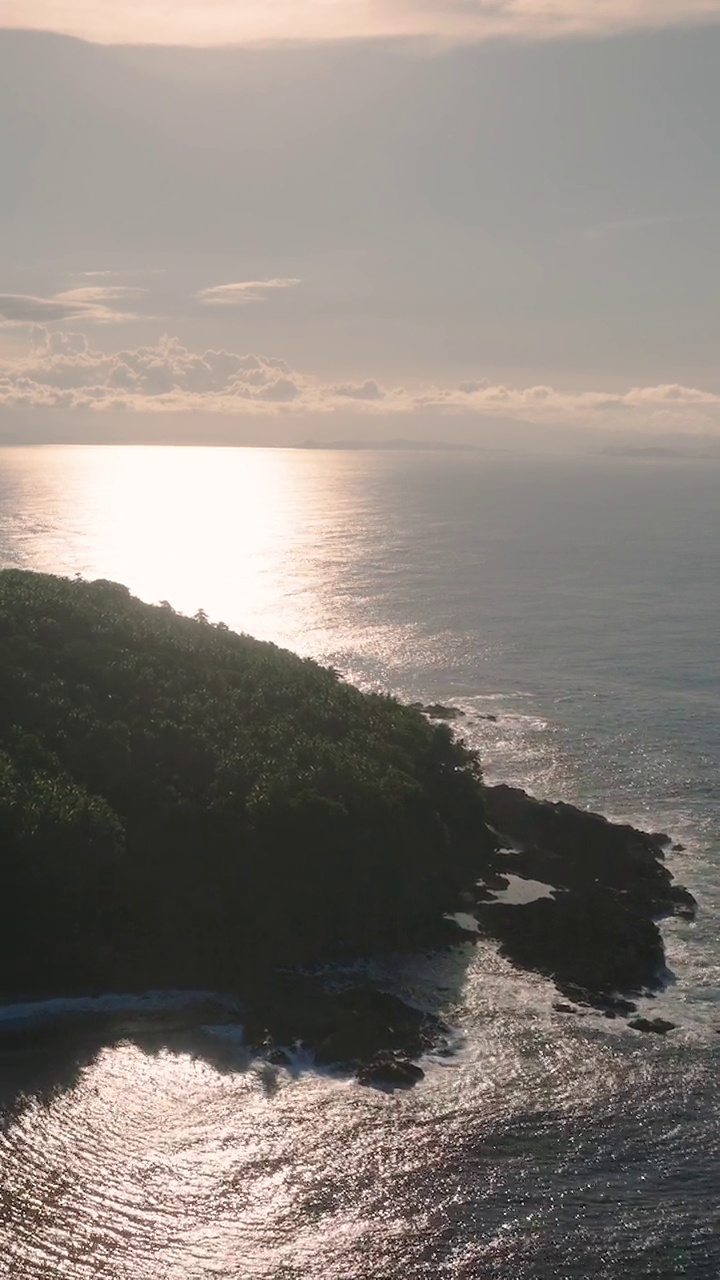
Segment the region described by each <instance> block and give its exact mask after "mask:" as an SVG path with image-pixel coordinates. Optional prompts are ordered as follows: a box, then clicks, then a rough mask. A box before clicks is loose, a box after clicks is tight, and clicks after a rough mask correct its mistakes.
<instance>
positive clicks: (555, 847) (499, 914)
mask: <svg viewBox="0 0 720 1280" xmlns="http://www.w3.org/2000/svg"><path fill="white" fill-rule="evenodd" d="M485 794H486V806H487V815H488V821H489V823H490V825H491V826H492V828H493V829H494V830H495V831H496V832H497V833H498V835H499V838H500V841H501V844H504V846H505V849H504V850H503V849H500V850H499V851H498V853H497V854H496V855H495V857H494V858H490V866H489V867H488V868H485V867H484V868H483V882H484V884H485V885H487V884H488V883H489V882H492V877H493V875H498V874H500V875H502V874H505V875H507V874H511V873H512V874H515V875H519V876H521V877H524V878H528V879H533V880H539V881H542V882H543V883H545V884H550V885H553V887H554V888H555V896H554V897H553V898H541V899H537V900H536V901H534V902H528V903H524V904H521V905H511V904H509V903H505V902H497V901H495V902H492V903H488V902H487V901H483V900H482V899H483V898H485V899H486V898H487V896H488V895H487V891H486V890H485V889H484V888H483V889H480V890H479V891H478V900H477V902H476V906H475V915H476V917H477V919H478V920H479V921H480V923H481V925H482V927H483V929H484V931H485V932H486V933H487V934H489V935H491V936H492V937H494V938H496V939H497V941H498V943H499V946H500V951H501V953H502V954H503V955H505V956H507V957H508V959H510V960H511V961H512V962H513V963H514V964H517V965H519V966H520V967H522V968H527V969H534V970H536V971H537V972H539V973H544V974H546V975H547V976H548V977H550V978H553V979H554V981H555V983H556V985H557V986H558V988H559V990H560V991H561V992H562V993H563V995H566V996H568V997H569V999H571V1000H575V1001H578V1002H580V1003H584V1004H588V1005H590V1006H592V1007H594V1008H596V1009H598V1010H600V1011H601V1012H605V1011H610V1012H613V1013H615V1014H623V1015H624V1014H627V1013H632V1012H634V1006H633V1005H632V1003H631V1001H629V1000H628V999H627V998H626V997H628V996H632V995H640V994H643V993H646V992H647V991H649V990H653V989H654V988H658V987H660V986H661V985H662V982H663V980H664V973H665V963H664V962H665V956H664V949H663V943H662V938H661V935H660V932H659V930H658V928H657V925H656V923H655V921H656V920H658V919H660V918H661V917H662V916H667V915H680V916H682V917H683V918H686V919H691V918H693V916H694V914H695V910H696V903H695V900H694V898H693V897H692V895H691V894H690V893H688V891H687V889H683V888H682V887H681V886H679V885H676V884H674V883H673V878H672V875H671V873H670V872H669V871H668V869H667V867H666V866H665V865H664V862H663V845H664V844H665V843H666V841H667V840H668V837H666V836H665V835H664V834H657V833H656V834H649V833H647V832H644V831H638V830H636V829H635V828H634V827H631V826H628V825H626V824H620V823H613V822H609V821H608V820H607V819H606V818H603V817H601V816H600V815H599V814H595V813H588V812H585V811H583V810H580V809H577V808H575V807H574V806H573V805H569V804H565V803H562V802H551V801H546V800H536V799H535V798H534V797H532V796H529V795H527V793H526V792H524V791H521V790H520V789H519V788H516V787H508V786H495V787H487V788H486V790H485ZM508 847H509V848H511V849H512V853H508V852H507V848H508Z"/></svg>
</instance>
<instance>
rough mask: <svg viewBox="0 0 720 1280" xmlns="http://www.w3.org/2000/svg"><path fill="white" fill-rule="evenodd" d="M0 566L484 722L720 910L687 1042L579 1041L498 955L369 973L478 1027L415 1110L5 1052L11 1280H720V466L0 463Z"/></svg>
mask: <svg viewBox="0 0 720 1280" xmlns="http://www.w3.org/2000/svg"><path fill="white" fill-rule="evenodd" d="M0 565H2V566H3V567H7V566H15V567H20V568H27V569H38V570H43V571H47V572H54V573H62V574H67V575H70V576H72V575H75V574H80V575H82V576H83V577H86V578H96V577H102V578H111V579H115V580H118V581H121V582H124V583H126V584H127V585H128V586H129V587H130V588H131V590H132V591H134V592H135V593H136V594H138V595H140V596H141V597H142V598H144V599H147V600H151V601H159V600H168V601H169V602H170V603H171V604H172V605H173V606H174V607H175V608H177V609H179V610H181V611H182V612H185V613H189V614H193V613H195V612H196V611H197V610H198V609H200V608H202V609H204V610H205V611H206V613H207V614H208V615H209V617H210V618H211V619H212V620H213V621H220V620H222V621H224V622H226V623H227V624H228V625H229V626H230V627H232V628H234V629H237V630H243V631H247V632H249V633H251V634H253V635H256V636H258V637H260V638H262V639H269V640H273V641H275V642H276V643H278V644H281V645H284V646H286V647H288V648H290V649H293V650H295V651H296V652H299V653H302V654H305V655H309V656H312V657H315V658H318V659H319V660H321V661H323V662H327V663H330V664H332V665H333V666H334V667H336V668H337V669H338V670H339V671H340V672H341V673H342V674H343V675H344V676H345V677H346V678H347V679H349V680H352V681H354V682H356V683H357V684H359V685H361V686H362V687H365V688H374V689H383V690H387V691H390V692H392V693H394V694H396V695H398V696H399V697H400V698H402V699H405V700H408V701H415V700H420V701H423V702H431V701H443V702H451V703H452V704H453V705H456V706H458V707H460V708H462V710H463V711H464V712H465V717H464V719H463V720H462V721H461V722H460V724H461V728H460V730H459V731H460V733H461V734H462V736H464V737H465V738H466V739H467V740H468V741H469V742H470V743H471V744H472V745H474V746H476V747H477V748H478V749H479V751H480V752H481V755H482V758H483V761H484V767H485V773H486V776H487V778H488V779H489V780H490V781H501V780H502V781H507V782H512V783H516V784H520V785H522V786H525V787H527V788H528V789H529V790H531V791H532V792H534V793H535V794H538V795H543V796H548V797H551V798H554V799H566V800H569V801H572V802H574V803H576V804H580V805H583V806H586V807H592V808H594V809H597V810H599V811H601V812H603V813H605V814H607V815H608V816H610V817H613V818H621V819H624V820H629V821H632V822H634V823H635V824H637V825H640V826H643V827H645V828H647V829H653V830H665V831H667V832H669V833H670V834H671V836H672V837H673V840H674V841H675V842H678V843H680V844H682V845H683V846H684V847H683V849H682V851H678V852H677V853H674V854H672V855H671V867H672V869H673V871H674V873H675V875H676V876H677V878H678V879H679V880H680V882H682V883H684V884H686V885H687V887H688V888H689V889H690V890H691V891H692V892H693V893H694V894H695V895H696V897H697V899H698V902H699V914H698V919H697V922H696V923H694V924H693V923H688V922H683V921H680V920H674V921H671V922H668V923H666V924H665V925H664V936H665V940H666V948H667V961H668V974H667V984H666V987H665V989H664V990H663V992H662V993H661V994H660V995H659V996H658V997H657V998H656V999H654V1000H647V1001H642V1002H641V1009H642V1011H643V1012H647V1011H648V1010H651V1011H652V1013H653V1014H659V1015H662V1016H666V1017H668V1018H670V1019H671V1020H672V1021H674V1022H676V1023H677V1024H678V1029H677V1030H676V1031H674V1032H672V1033H671V1034H670V1035H668V1036H667V1037H656V1036H643V1035H641V1034H639V1033H637V1032H634V1031H632V1030H630V1029H628V1027H627V1024H626V1022H624V1021H623V1020H621V1019H617V1020H614V1021H613V1020H608V1019H605V1018H603V1017H601V1016H600V1015H596V1014H588V1015H587V1016H585V1017H583V1018H573V1017H568V1016H567V1015H563V1014H561V1013H558V1012H557V1011H555V1010H554V1009H553V1001H554V999H555V998H556V993H555V991H554V988H553V987H552V984H550V983H549V982H547V981H546V980H544V979H541V978H539V977H534V976H533V975H529V974H527V973H520V972H517V971H515V970H513V969H512V968H511V967H510V966H509V964H507V963H506V962H505V961H504V960H502V959H501V958H500V957H499V956H498V955H497V954H496V952H495V950H494V948H493V947H492V946H491V945H490V944H489V943H484V942H481V943H480V944H479V945H478V946H477V947H475V948H470V947H466V948H458V950H457V951H455V952H452V953H448V954H444V955H442V956H440V957H434V958H433V957H416V958H407V957H405V958H403V959H402V960H401V961H400V960H397V959H395V960H394V959H393V958H392V957H388V958H384V959H379V958H378V959H375V960H374V961H373V962H372V963H370V962H368V965H366V966H365V969H366V970H369V971H371V972H372V975H373V976H374V978H375V979H376V980H379V981H381V982H383V983H384V984H385V985H387V987H388V988H389V989H393V990H397V991H399V992H401V993H405V994H409V995H410V996H412V997H414V998H417V999H421V1000H428V1001H431V1002H432V1003H433V1005H434V1007H439V1008H441V1009H442V1010H443V1011H444V1012H445V1013H446V1015H447V1016H448V1017H449V1019H450V1021H451V1022H452V1023H453V1025H454V1026H455V1027H456V1028H457V1043H456V1046H455V1051H454V1053H452V1054H451V1055H449V1056H443V1055H440V1054H438V1055H436V1056H435V1057H433V1056H431V1057H430V1058H429V1059H428V1060H427V1061H426V1062H425V1064H424V1066H425V1069H426V1078H425V1080H424V1081H423V1082H422V1083H421V1084H420V1085H419V1086H418V1087H417V1088H415V1089H414V1090H412V1091H410V1092H406V1093H383V1092H380V1091H377V1090H372V1089H370V1090H369V1089H363V1088H361V1087H360V1086H358V1085H357V1084H355V1083H354V1082H352V1081H350V1080H348V1079H347V1078H344V1077H342V1076H337V1075H334V1074H333V1073H332V1072H320V1071H318V1070H316V1069H315V1068H314V1066H313V1063H312V1061H309V1060H307V1059H305V1058H303V1057H302V1055H298V1056H297V1057H296V1059H295V1061H294V1063H293V1065H292V1067H291V1068H280V1067H269V1066H268V1065H267V1064H261V1063H259V1062H257V1061H256V1060H254V1059H252V1057H250V1056H249V1055H248V1054H246V1053H245V1052H244V1050H243V1046H242V1038H241V1035H240V1034H239V1033H238V1032H233V1033H231V1034H230V1033H228V1031H227V1028H216V1029H214V1030H211V1031H210V1032H209V1033H208V1035H209V1037H210V1038H212V1037H214V1038H215V1040H216V1041H217V1043H218V1045H219V1046H221V1047H222V1054H221V1055H220V1058H219V1060H218V1061H217V1062H216V1061H214V1060H213V1058H212V1055H207V1054H205V1055H203V1054H202V1053H197V1052H195V1053H193V1052H190V1051H186V1052H181V1051H174V1052H172V1051H170V1050H169V1049H168V1048H163V1047H161V1046H160V1045H158V1046H156V1047H155V1048H154V1049H150V1048H145V1049H141V1048H140V1047H138V1046H137V1044H135V1043H134V1041H133V1039H132V1037H131V1036H130V1035H128V1037H127V1039H125V1040H123V1039H122V1038H121V1040H120V1043H115V1044H113V1045H97V1044H93V1045H89V1044H88V1045H86V1046H85V1047H84V1048H83V1045H82V1043H80V1045H79V1046H78V1043H77V1037H75V1039H73V1038H72V1037H70V1039H68V1038H65V1039H62V1038H61V1042H60V1043H58V1044H56V1045H52V1044H50V1045H48V1044H47V1043H46V1042H44V1041H43V1042H42V1043H41V1044H40V1046H39V1047H38V1046H36V1047H34V1048H33V1047H32V1046H30V1045H28V1046H27V1047H26V1048H25V1049H23V1050H22V1052H21V1051H19V1050H18V1051H13V1052H5V1053H3V1054H2V1056H0V1082H1V1083H0V1106H1V1107H2V1108H3V1119H2V1124H1V1125H0V1275H1V1276H2V1277H3V1280H4V1277H5V1276H8V1277H9V1278H10V1277H12V1280H46V1278H47V1280H51V1278H52V1280H91V1278H92V1280H96V1278H98V1277H103V1278H104V1277H107V1280H201V1278H202V1280H205V1278H210V1277H213V1280H319V1278H320V1277H322V1280H425V1278H427V1280H435V1278H436V1277H437V1278H439V1280H486V1278H487V1280H490V1278H494V1277H502V1278H503V1280H505V1278H507V1280H510V1278H515V1277H517V1278H518V1280H521V1278H525V1277H528V1278H533V1280H534V1278H538V1280H549V1278H550V1277H553V1278H555V1277H558V1278H560V1280H562V1278H563V1277H568V1278H570V1277H573V1278H574V1277H578V1278H581V1277H584V1278H586V1280H587V1278H589V1277H593V1278H594V1277H607V1278H608V1280H609V1278H610V1277H612V1278H613V1280H615V1278H616V1277H618V1276H623V1277H641V1276H646V1277H674V1276H687V1277H691V1278H696V1277H697V1278H698V1280H700V1278H701V1277H707V1278H708V1280H711V1278H712V1280H716V1278H717V1276H718V1275H720V1231H719V1227H720V1219H719V1217H718V1188H719V1187H720V1090H718V1087H717V1075H718V1060H719V1058H720V1035H718V1032H720V939H719V937H718V921H719V920H720V839H719V833H718V817H719V814H720V804H719V797H720V784H719V777H720V663H719V662H718V637H719V636H720V462H718V461H710V460H701V459H697V458H696V459H692V458H689V457H688V458H683V457H681V456H676V457H621V456H610V455H601V454H598V455H596V456H591V455H587V456H583V455H580V454H576V455H571V454H569V453H568V454H560V453H558V454H553V455H550V454H545V455H538V456H537V457H530V456H518V455H512V454H510V453H507V454H505V453H502V452H499V451H497V452H480V451H477V452H469V451H468V452H448V453H445V452H442V451H433V452H422V451H418V452H415V451H412V450H405V451H402V452H392V451H378V452H371V451H362V452H360V451H357V452H355V451H324V450H315V449H312V450H311V449H308V450H263V449H237V450H233V449H200V448H175V449H173V448H162V447H158V448H154V447H148V448H139V447H138V448H135V447H126V448H110V447H108V448H94V447H93V448H90V447H88V448H59V447H48V448H36V449H30V448H28V449H25V448H16V449H0ZM488 716H492V717H494V718H493V719H488V718H487V717H488ZM6 909H7V907H6ZM183 998H184V997H183V996H182V995H181V994H179V993H155V994H154V995H153V996H152V997H151V1000H150V1003H153V1002H154V1004H153V1007H155V1006H157V1007H160V1008H164V1007H167V1005H172V1004H175V1005H177V1004H181V1003H182V1000H183ZM145 1003H146V1004H147V1003H148V1002H147V1001H146V1002H145ZM118 1008H119V1009H120V1011H121V1012H122V1013H123V1016H126V1017H127V1018H128V1019H129V1020H130V1022H129V1025H131V1021H132V1018H133V1017H134V1016H135V1015H136V1014H137V1011H138V1002H137V1001H133V1000H132V999H128V1000H127V1001H125V1002H120V1006H118ZM71 1011H72V1010H71V1008H70V1006H69V1007H68V1012H71ZM11 1016H16V1014H13V1012H12V1010H10V1009H8V1008H4V1009H3V1008H0V1019H2V1018H3V1017H5V1018H7V1017H11ZM23 1016H24V1017H26V1018H27V1019H28V1020H29V1021H30V1022H31V1023H32V1022H33V1020H35V1021H37V1022H38V1024H41V1022H42V1017H43V1010H42V1008H34V1009H33V1008H30V1009H27V1010H25V1011H24V1012H23ZM73 1025H74V1024H73ZM73 1035H75V1033H74V1032H73ZM81 1039H82V1038H81ZM220 1059H221V1061H220Z"/></svg>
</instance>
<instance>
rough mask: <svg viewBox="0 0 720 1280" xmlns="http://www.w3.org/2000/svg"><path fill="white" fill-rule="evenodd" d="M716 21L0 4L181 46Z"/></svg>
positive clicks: (630, 11)
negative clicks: (275, 40)
mask: <svg viewBox="0 0 720 1280" xmlns="http://www.w3.org/2000/svg"><path fill="white" fill-rule="evenodd" d="M170 9H171V10H172V12H171V14H170V17H169V10H170ZM718 19H720V11H719V9H718V2H717V0H354V2H353V3H349V0H273V3H272V4H269V3H268V0H245V2H244V3H243V4H229V3H228V0H173V3H172V4H171V5H168V3H167V0H126V2H125V3H124V4H122V5H120V4H118V2H117V0H94V3H93V4H91V5H89V4H88V3H87V0H62V2H61V0H30V3H29V2H28V0H5V4H4V7H3V24H4V26H6V27H21V28H26V29H28V28H29V29H33V30H49V31H60V32H63V33H65V34H67V35H75V36H80V37H83V38H85V39H88V40H98V41H101V42H105V43H113V42H116V43H129V44H138V43H139V44H166V43H168V42H169V41H171V42H172V43H173V44H175V45H178V44H184V45H223V44H236V43H246V42H249V41H258V40H274V39H278V40H289V39H302V40H323V39H347V38H350V37H368V36H434V37H439V38H440V39H443V40H455V41H460V40H482V39H485V38H489V37H493V36H498V35H502V36H511V37H513V36H516V37H518V38H521V39H525V38H528V37H531V38H547V37H557V36H566V35H578V34H583V35H586V34H590V35H606V34H609V33H612V32H618V31H626V30H632V29H634V28H643V27H646V28H658V27H666V26H671V25H675V24H689V23H693V22H701V21H706V22H717V21H718Z"/></svg>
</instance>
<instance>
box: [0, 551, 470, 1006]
mask: <svg viewBox="0 0 720 1280" xmlns="http://www.w3.org/2000/svg"><path fill="white" fill-rule="evenodd" d="M490 839H491V837H490V836H489V835H488V832H487V829H486V827H485V824H484V801H483V789H482V786H481V784H480V771H479V766H478V762H477V759H476V758H475V756H474V755H473V754H472V753H471V752H469V751H467V750H466V749H465V748H464V747H463V746H462V745H460V744H458V743H456V742H454V741H453V739H452V737H451V734H450V732H449V731H448V729H447V728H446V727H445V726H431V725H429V724H428V723H427V722H426V721H425V719H424V718H423V717H422V716H421V715H420V714H419V713H418V712H416V711H414V710H412V709H410V708H407V707H403V706H400V705H399V704H398V703H397V702H395V701H394V700H392V699H390V698H387V697H382V696H378V695H369V694H363V693H360V692H359V691H358V690H356V689H354V688H352V687H350V686H349V685H347V684H345V683H343V682H342V681H341V680H340V679H339V678H338V677H337V676H336V674H335V673H334V672H332V671H329V670H325V669H323V668H322V667H320V666H318V665H317V664H316V663H314V662H311V661H306V660H302V659H300V658H298V657H295V656H293V655H292V654H290V653H287V652H284V651H283V650H281V649H278V648H276V647H275V646H274V645H270V644H263V643H260V642H258V641H256V640H253V639H251V638H249V637H248V636H241V635H236V634H234V633H233V632H230V631H229V630H228V629H227V628H226V627H224V626H223V625H222V624H218V625H217V626H215V625H211V624H210V623H208V621H207V619H206V618H205V617H204V615H203V614H199V615H198V616H197V617H196V618H195V619H189V618H184V617H181V616H179V615H177V614H176V613H174V612H173V610H172V609H171V608H169V607H167V606H162V607H154V606H150V605H146V604H143V603H142V602H141V601H139V600H137V599H135V598H133V597H132V596H131V595H130V594H129V592H128V591H127V590H126V588H124V587H122V586H119V585H117V584H115V583H110V582H92V583H87V582H83V581H79V580H77V581H70V580H66V579H61V578H55V577H50V576H46V575H40V574H34V573H27V572H20V571H14V570H8V571H5V572H1V573H0V865H1V867H2V889H3V898H4V908H5V910H4V927H3V930H2V935H1V936H0V966H1V967H0V972H1V973H2V977H0V987H2V988H3V989H4V991H5V993H6V994H7V993H14V994H21V993H22V994H31V993H35V992H52V991H65V992H69V991H75V990H85V991H87V990H90V989H93V988H94V989H107V988H109V987H118V986H122V987H128V986H130V987H135V988H139V987H142V986H150V985H159V984H165V985H168V984H169V985H192V984H196V985H202V986H218V985H222V986H225V987H227V986H229V985H236V986H239V985H241V984H243V983H245V982H247V981H249V980H250V979H251V978H252V976H253V973H257V974H258V976H259V975H260V973H261V972H262V971H263V969H264V968H266V967H267V966H268V965H270V964H277V963H293V962H298V961H314V960H318V959H325V958H330V957H333V956H337V955H343V954H346V955H347V954H349V955H352V954H358V953H362V952H366V951H368V950H370V949H377V948H379V947H392V946H405V945H412V944H416V943H417V942H419V941H420V942H422V941H424V940H426V939H428V938H432V937H433V936H435V935H434V933H433V930H437V927H438V923H439V922H440V921H441V918H442V913H443V911H445V910H447V909H448V908H449V907H450V906H452V904H453V903H454V901H455V899H456V895H457V891H458V889H459V887H460V886H462V885H463V884H464V883H465V882H466V881H467V879H468V875H469V874H470V868H471V867H472V866H474V865H476V864H477V859H478V854H479V852H481V850H482V847H483V842H484V844H485V845H486V846H488V845H489V842H490Z"/></svg>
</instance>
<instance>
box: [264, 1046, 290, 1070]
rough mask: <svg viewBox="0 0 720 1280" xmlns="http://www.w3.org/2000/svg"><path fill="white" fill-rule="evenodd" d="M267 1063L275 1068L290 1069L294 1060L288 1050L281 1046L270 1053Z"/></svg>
mask: <svg viewBox="0 0 720 1280" xmlns="http://www.w3.org/2000/svg"><path fill="white" fill-rule="evenodd" d="M267 1061H268V1062H269V1063H270V1065H271V1066H273V1067H289V1066H290V1064H291V1061H292V1059H291V1057H290V1054H289V1052H288V1050H287V1049H283V1048H282V1046H281V1045H276V1046H275V1048H273V1049H271V1050H270V1052H269V1053H268V1055H267Z"/></svg>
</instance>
